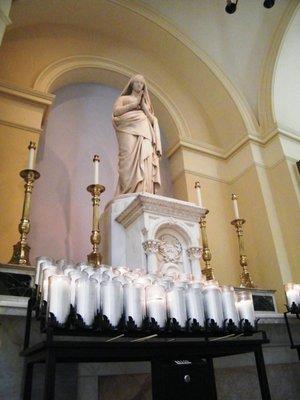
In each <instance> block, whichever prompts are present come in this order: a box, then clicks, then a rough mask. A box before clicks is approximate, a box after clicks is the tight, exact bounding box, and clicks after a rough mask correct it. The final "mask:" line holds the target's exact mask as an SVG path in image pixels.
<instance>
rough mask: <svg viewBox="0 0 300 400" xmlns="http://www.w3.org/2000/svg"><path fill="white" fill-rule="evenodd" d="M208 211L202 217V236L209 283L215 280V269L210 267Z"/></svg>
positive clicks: (205, 273) (205, 269)
mask: <svg viewBox="0 0 300 400" xmlns="http://www.w3.org/2000/svg"><path fill="white" fill-rule="evenodd" d="M208 212H209V211H208V210H206V211H205V215H203V216H201V217H200V221H199V224H200V229H201V236H202V248H203V250H202V259H203V261H204V263H205V268H204V269H203V271H202V272H203V273H204V275H205V276H206V279H207V280H208V281H210V280H213V279H215V277H214V271H213V268H212V267H211V265H210V262H211V258H212V257H211V251H210V249H209V247H208V239H207V233H206V214H208Z"/></svg>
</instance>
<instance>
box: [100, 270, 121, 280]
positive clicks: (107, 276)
mask: <svg viewBox="0 0 300 400" xmlns="http://www.w3.org/2000/svg"><path fill="white" fill-rule="evenodd" d="M120 275H121V273H120V271H118V269H117V268H114V267H110V268H108V269H107V270H106V271H104V272H103V274H102V278H103V279H102V280H103V281H110V280H112V279H114V278H117V277H118V276H120Z"/></svg>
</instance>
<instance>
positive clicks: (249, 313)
mask: <svg viewBox="0 0 300 400" xmlns="http://www.w3.org/2000/svg"><path fill="white" fill-rule="evenodd" d="M236 299H237V301H236V306H237V310H238V313H239V319H240V320H243V322H242V324H243V323H244V322H245V320H246V319H247V320H248V321H249V322H250V324H251V325H252V326H254V323H255V315H254V307H253V299H252V294H251V292H250V291H246V290H245V291H240V292H237V294H236Z"/></svg>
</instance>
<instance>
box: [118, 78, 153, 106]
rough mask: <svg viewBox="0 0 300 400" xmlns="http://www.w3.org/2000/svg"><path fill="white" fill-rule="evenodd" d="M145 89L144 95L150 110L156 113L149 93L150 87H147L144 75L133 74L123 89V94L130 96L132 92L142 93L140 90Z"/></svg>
mask: <svg viewBox="0 0 300 400" xmlns="http://www.w3.org/2000/svg"><path fill="white" fill-rule="evenodd" d="M141 90H143V91H144V93H143V97H144V99H145V101H146V103H147V104H148V106H149V109H150V112H151V113H152V114H154V111H153V107H152V104H151V100H150V96H149V93H148V88H147V83H146V80H145V78H144V77H143V75H140V74H138V75H133V76H132V77H131V78H130V80H129V82H128V83H127V85H126V86H125V88H124V89H123V91H122V93H121V96H130V95H131V94H132V92H133V91H134V92H136V93H140V91H141Z"/></svg>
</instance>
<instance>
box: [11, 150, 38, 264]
mask: <svg viewBox="0 0 300 400" xmlns="http://www.w3.org/2000/svg"><path fill="white" fill-rule="evenodd" d="M33 145H34V146H35V144H32V143H31V144H30V146H33ZM29 148H31V147H29ZM34 149H35V147H34ZM20 176H21V177H22V178H23V179H24V181H25V185H24V187H25V195H24V201H23V211H22V218H21V221H20V224H19V232H20V234H21V237H20V241H19V242H18V243H16V244H15V245H14V250H13V255H12V258H11V260H10V261H9V264H19V265H30V261H29V253H30V247H29V246H28V244H27V236H28V233H29V231H30V219H29V214H30V203H31V194H32V189H33V183H34V181H35V180H36V179H39V177H40V174H39V172H37V171H35V170H34V169H24V170H22V171H21V172H20Z"/></svg>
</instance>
